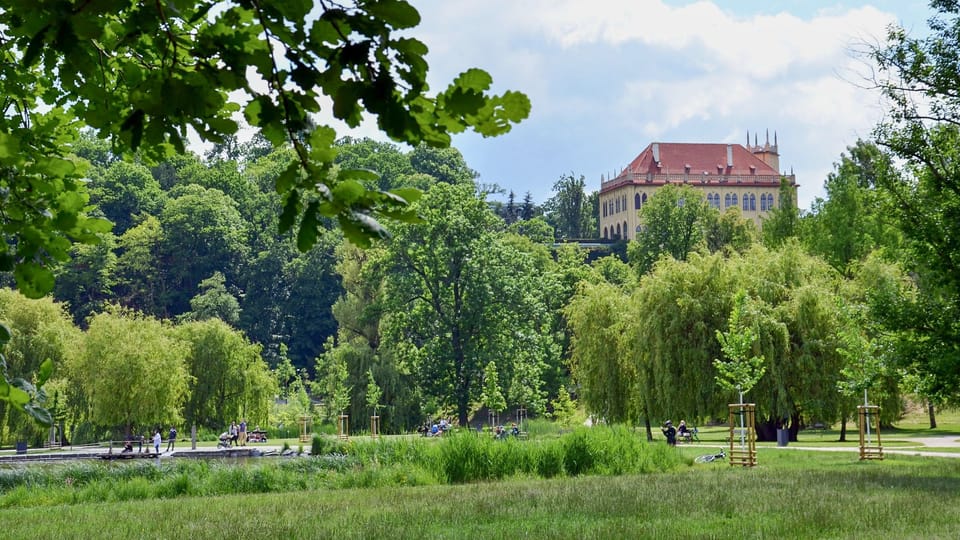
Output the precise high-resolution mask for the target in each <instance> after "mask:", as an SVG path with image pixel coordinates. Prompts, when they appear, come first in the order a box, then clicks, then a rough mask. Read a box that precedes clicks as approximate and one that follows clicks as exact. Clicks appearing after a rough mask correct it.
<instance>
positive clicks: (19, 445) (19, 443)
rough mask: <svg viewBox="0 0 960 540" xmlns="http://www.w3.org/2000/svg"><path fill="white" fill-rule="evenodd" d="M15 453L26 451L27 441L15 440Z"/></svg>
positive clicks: (24, 452)
mask: <svg viewBox="0 0 960 540" xmlns="http://www.w3.org/2000/svg"><path fill="white" fill-rule="evenodd" d="M17 453H18V454H26V453H27V441H17Z"/></svg>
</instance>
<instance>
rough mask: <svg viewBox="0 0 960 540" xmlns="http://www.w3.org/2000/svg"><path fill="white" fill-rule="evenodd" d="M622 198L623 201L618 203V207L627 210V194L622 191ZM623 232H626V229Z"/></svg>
mask: <svg viewBox="0 0 960 540" xmlns="http://www.w3.org/2000/svg"><path fill="white" fill-rule="evenodd" d="M622 198H623V203H622V204H621V205H620V208H623V211H624V212H626V211H627V194H626V193H624V194H623V197H622ZM624 233H626V231H624Z"/></svg>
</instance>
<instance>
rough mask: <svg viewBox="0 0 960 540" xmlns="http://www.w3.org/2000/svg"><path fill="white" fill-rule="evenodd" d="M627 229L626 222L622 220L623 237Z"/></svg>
mask: <svg viewBox="0 0 960 540" xmlns="http://www.w3.org/2000/svg"><path fill="white" fill-rule="evenodd" d="M628 230H629V229H627V222H626V221H624V222H623V237H624V238H626V237H627V231H628Z"/></svg>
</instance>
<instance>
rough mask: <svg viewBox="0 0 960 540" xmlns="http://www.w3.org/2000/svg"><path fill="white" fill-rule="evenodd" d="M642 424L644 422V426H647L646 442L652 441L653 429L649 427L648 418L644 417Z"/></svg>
mask: <svg viewBox="0 0 960 540" xmlns="http://www.w3.org/2000/svg"><path fill="white" fill-rule="evenodd" d="M643 424H644V427H646V428H647V442H653V430H652V429H650V419H649V418H644V419H643Z"/></svg>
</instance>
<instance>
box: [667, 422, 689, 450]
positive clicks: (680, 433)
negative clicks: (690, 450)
mask: <svg viewBox="0 0 960 540" xmlns="http://www.w3.org/2000/svg"><path fill="white" fill-rule="evenodd" d="M661 431H663V435H664V437H666V438H667V444H669V445H670V446H676V445H677V437H680V438H681V439H686V440H688V441H690V440H691V439H692V438H693V431H691V430H690V428H688V427H687V421H686V420H681V421H680V425H679V426H677V427H673V422H671V421H670V420H667V421H666V422H664V423H663V427H662V428H661Z"/></svg>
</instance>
